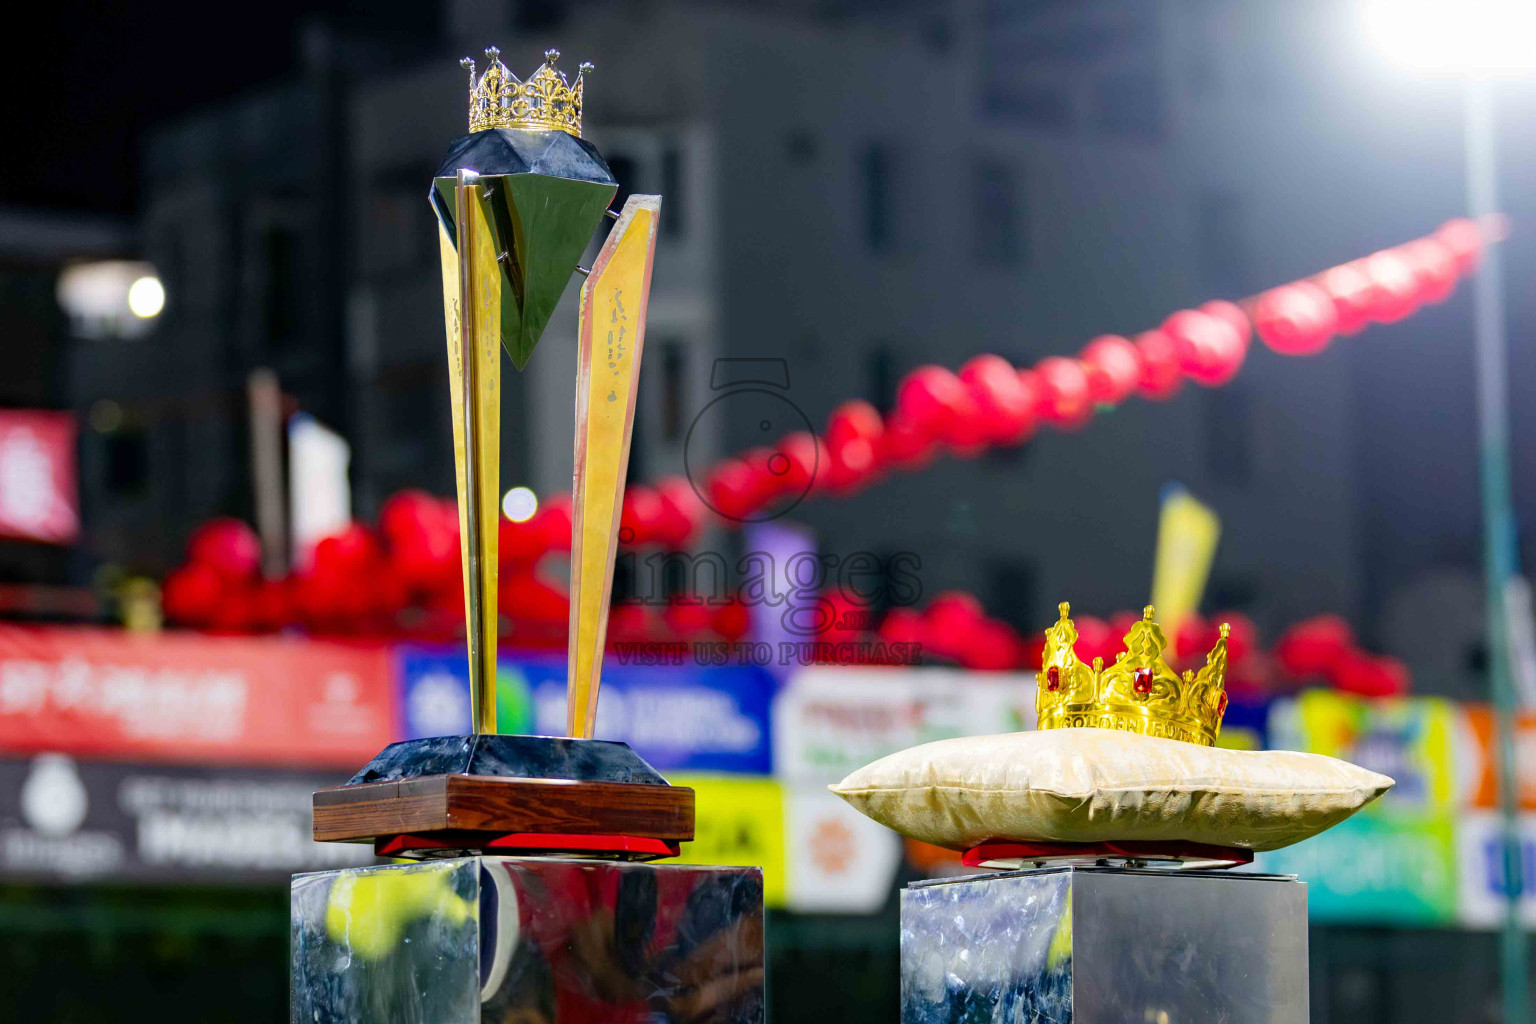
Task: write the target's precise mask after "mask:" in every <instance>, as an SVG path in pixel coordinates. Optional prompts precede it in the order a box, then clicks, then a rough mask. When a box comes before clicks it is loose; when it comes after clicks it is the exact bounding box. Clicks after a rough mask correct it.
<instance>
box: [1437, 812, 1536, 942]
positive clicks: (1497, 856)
mask: <svg viewBox="0 0 1536 1024" xmlns="http://www.w3.org/2000/svg"><path fill="white" fill-rule="evenodd" d="M1517 827H1518V829H1519V832H1520V875H1521V878H1522V881H1523V884H1522V886H1521V892H1520V920H1521V922H1522V923H1524V925H1525V926H1526V927H1527V928H1536V815H1531V814H1525V815H1521V816H1520V819H1519V823H1518V826H1517ZM1456 834H1457V835H1456V838H1457V844H1456V845H1457V851H1458V857H1457V860H1458V861H1459V863H1460V865H1461V921H1462V923H1463V924H1466V925H1471V926H1472V927H1474V928H1497V927H1499V926H1500V925H1502V924H1503V923H1504V907H1505V903H1506V901H1507V899H1508V897H1507V895H1506V893H1507V892H1508V886H1507V885H1506V883H1505V881H1504V878H1505V870H1504V829H1503V824H1502V822H1501V821H1500V819H1499V815H1497V814H1495V813H1494V812H1492V811H1469V812H1466V813H1464V814H1463V815H1462V817H1461V819H1460V820H1459V821H1458V822H1457V829H1456Z"/></svg>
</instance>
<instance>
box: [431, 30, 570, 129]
mask: <svg viewBox="0 0 1536 1024" xmlns="http://www.w3.org/2000/svg"><path fill="white" fill-rule="evenodd" d="M485 59H486V60H487V61H488V62H489V63H487V64H486V66H485V74H483V75H481V76H480V77H479V79H476V78H475V62H474V61H473V60H471V59H470V58H468V57H465V58H464V59H463V60H461V61H459V64H460V66H462V67H466V68H468V69H469V130H470V131H472V132H483V131H485V130H486V129H487V128H523V129H529V130H533V131H542V130H546V129H550V128H556V129H559V130H560V131H562V132H567V133H569V134H571V135H574V136H576V137H577V138H578V139H579V138H581V91H582V78H583V76H584V75H586V74H587V72H589V71H591V70H592V65H591V64H585V63H584V64H582V65H581V66H580V67H579V68H577V70H576V84H575V85H574V86H572V85H571V84H570V83H569V82H567V81H566V79H565V73H564V72H563V71H556V70H555V61H557V60H559V59H560V51H559V50H545V51H544V63H543V65H542V66H540V68H539V70H537V71H535V72H534V73H533V77H531V78H529V79H528V81H526V82H523V81H519V80H518V77H517V76H516V75H514V74H513V73H512V72H510V71H508V70H507V66H506V65H505V64H503V63H502V62H501V51H500V50H498V49H497V48H496V47H494V46H489V47H486V50H485Z"/></svg>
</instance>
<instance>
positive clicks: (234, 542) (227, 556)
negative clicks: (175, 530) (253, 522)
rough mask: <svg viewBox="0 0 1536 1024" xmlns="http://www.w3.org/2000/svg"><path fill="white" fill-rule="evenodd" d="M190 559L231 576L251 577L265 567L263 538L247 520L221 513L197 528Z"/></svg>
mask: <svg viewBox="0 0 1536 1024" xmlns="http://www.w3.org/2000/svg"><path fill="white" fill-rule="evenodd" d="M187 561H189V562H191V563H193V564H195V565H206V566H207V567H208V568H210V569H212V570H213V571H214V572H216V573H218V574H219V575H221V576H227V577H229V578H230V579H248V578H250V577H251V576H254V575H255V574H256V570H257V569H259V568H260V567H261V541H260V540H258V539H257V537H256V531H255V530H253V529H251V528H250V527H249V526H247V525H246V524H245V523H243V522H241V521H240V520H238V519H235V518H233V517H230V516H220V517H219V518H217V519H210V520H208V522H206V523H204V524H203V525H202V526H199V527H198V528H197V529H196V530H195V531H193V533H192V538H191V540H190V541H188V542H187Z"/></svg>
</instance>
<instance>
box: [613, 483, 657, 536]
mask: <svg viewBox="0 0 1536 1024" xmlns="http://www.w3.org/2000/svg"><path fill="white" fill-rule="evenodd" d="M664 514H665V513H664V512H663V510H662V507H661V498H660V497H659V496H658V495H657V494H656V492H655V491H653V490H651V489H650V488H649V487H646V486H644V485H643V484H637V485H635V486H633V487H626V488H625V489H624V504H623V506H622V508H621V509H620V512H619V543H621V544H625V545H627V546H629V547H641V546H643V545H646V544H654V543H655V542H656V541H657V539H658V538H657V532H658V530H659V528H660V527H661V520H662V517H663V515H664Z"/></svg>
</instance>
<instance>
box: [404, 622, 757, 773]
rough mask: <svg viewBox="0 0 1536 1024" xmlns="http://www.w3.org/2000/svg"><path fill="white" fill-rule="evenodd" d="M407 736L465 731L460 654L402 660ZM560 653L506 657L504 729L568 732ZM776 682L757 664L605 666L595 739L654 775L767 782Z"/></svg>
mask: <svg viewBox="0 0 1536 1024" xmlns="http://www.w3.org/2000/svg"><path fill="white" fill-rule="evenodd" d="M397 664H398V667H399V676H400V686H401V693H402V700H403V705H404V709H405V710H404V719H405V734H406V736H407V737H411V738H414V737H419V736H446V735H454V734H457V733H463V732H468V731H469V669H468V665H467V663H466V661H465V657H464V653H463V652H462V651H451V652H450V651H448V650H445V649H441V648H433V649H428V648H407V649H405V650H402V651H401V652H400V653H399V655H398V661H397ZM565 683H566V665H565V658H564V656H558V657H548V656H531V657H525V658H504V659H502V661H501V665H500V669H499V671H498V672H497V676H496V684H497V686H496V700H497V712H496V724H497V728H498V729H499V730H500V731H501V732H508V733H511V732H524V733H536V734H539V735H546V736H561V735H564V734H565ZM772 690H773V681H772V679H771V678H770V677H769V676H768V675H767V673H765V672H764V671H762V670H761V669H758V668H755V667H751V666H732V667H727V668H711V667H702V666H694V665H689V664H687V663H684V664H682V665H669V666H635V665H613V664H611V663H610V664H607V665H605V666H604V668H603V679H602V689H601V690H600V691H599V696H598V702H597V727H596V732H595V735H597V736H599V737H601V738H603V739H608V740H622V741H624V742H625V743H628V744H629V745H630V746H631V747H634V748H635V750H636V751H637V752H639V754H640V756H641V757H643V758H645V759H646V760H647V761H649V762H650V763H651V764H652V765H653V766H655V767H656V768H658V769H660V770H663V771H668V770H672V769H683V770H687V771H701V772H739V773H742V774H747V775H766V774H768V773H769V771H770V770H771V761H770V754H771V747H770V744H769V739H768V706H769V702H770V698H771V694H772Z"/></svg>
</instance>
